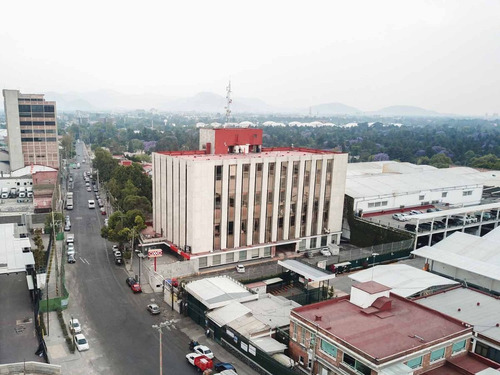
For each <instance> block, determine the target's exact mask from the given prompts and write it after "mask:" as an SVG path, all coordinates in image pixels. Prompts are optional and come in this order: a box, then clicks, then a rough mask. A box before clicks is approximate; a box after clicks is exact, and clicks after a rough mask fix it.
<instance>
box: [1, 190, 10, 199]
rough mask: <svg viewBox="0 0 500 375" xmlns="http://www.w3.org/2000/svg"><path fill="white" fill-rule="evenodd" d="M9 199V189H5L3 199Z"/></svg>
mask: <svg viewBox="0 0 500 375" xmlns="http://www.w3.org/2000/svg"><path fill="white" fill-rule="evenodd" d="M8 197H9V188H6V187H3V188H2V199H6V198H8Z"/></svg>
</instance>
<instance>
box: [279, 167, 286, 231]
mask: <svg viewBox="0 0 500 375" xmlns="http://www.w3.org/2000/svg"><path fill="white" fill-rule="evenodd" d="M287 176H288V162H283V163H281V175H280V188H279V189H280V191H279V201H278V238H277V240H278V241H281V240H283V233H284V232H283V220H284V216H285V201H286V190H287Z"/></svg>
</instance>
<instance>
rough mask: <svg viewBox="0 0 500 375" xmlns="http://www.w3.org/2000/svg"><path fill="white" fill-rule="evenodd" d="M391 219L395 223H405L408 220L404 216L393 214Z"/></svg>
mask: <svg viewBox="0 0 500 375" xmlns="http://www.w3.org/2000/svg"><path fill="white" fill-rule="evenodd" d="M392 218H393V219H394V220H397V221H407V220H409V218H408V216H407V215H405V214H393V215H392Z"/></svg>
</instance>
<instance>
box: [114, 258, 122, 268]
mask: <svg viewBox="0 0 500 375" xmlns="http://www.w3.org/2000/svg"><path fill="white" fill-rule="evenodd" d="M115 264H116V265H117V266H121V265H122V264H123V257H122V256H121V255H120V256H115Z"/></svg>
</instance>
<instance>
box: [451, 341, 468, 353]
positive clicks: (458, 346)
mask: <svg viewBox="0 0 500 375" xmlns="http://www.w3.org/2000/svg"><path fill="white" fill-rule="evenodd" d="M465 343H466V341H465V340H462V341H459V342H456V343H454V344H453V348H452V352H453V353H458V352H461V351H462V350H465Z"/></svg>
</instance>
